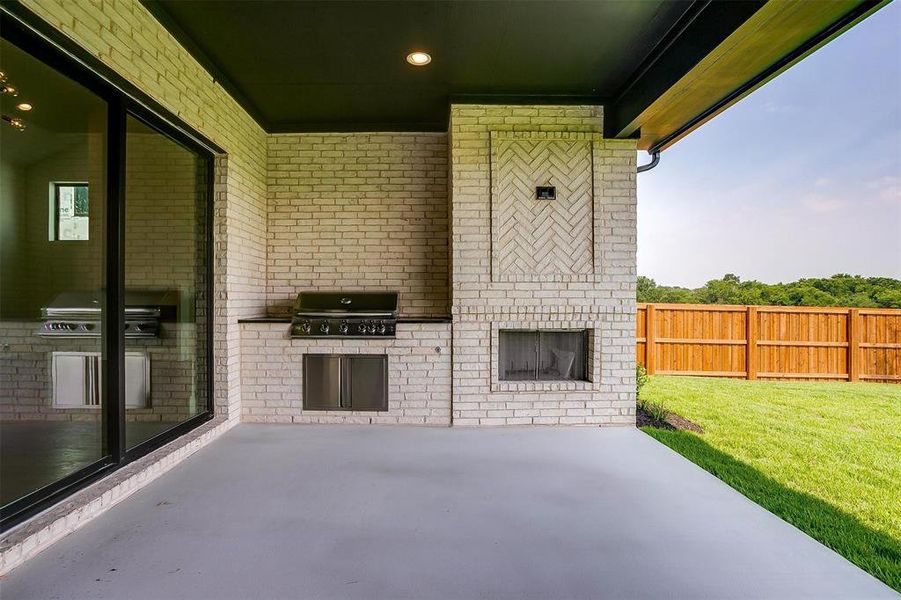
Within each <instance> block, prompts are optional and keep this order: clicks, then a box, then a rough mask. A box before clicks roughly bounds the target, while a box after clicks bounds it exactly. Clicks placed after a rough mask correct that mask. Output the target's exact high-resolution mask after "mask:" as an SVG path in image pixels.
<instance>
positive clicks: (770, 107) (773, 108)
mask: <svg viewBox="0 0 901 600" xmlns="http://www.w3.org/2000/svg"><path fill="white" fill-rule="evenodd" d="M794 110H795V107H794V106H792V105H790V104H780V103H778V102H773V101H772V100H768V101H767V102H764V103H763V111H764V112H767V113H770V114H777V113H790V112H794Z"/></svg>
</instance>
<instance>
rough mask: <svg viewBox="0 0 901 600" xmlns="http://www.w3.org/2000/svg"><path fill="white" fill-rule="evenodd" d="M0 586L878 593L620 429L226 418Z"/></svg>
mask: <svg viewBox="0 0 901 600" xmlns="http://www.w3.org/2000/svg"><path fill="white" fill-rule="evenodd" d="M0 593H2V596H3V598H16V599H20V600H24V599H26V598H48V599H49V598H60V599H65V598H79V599H80V598H115V599H121V598H129V599H132V600H137V599H144V598H153V599H164V598H165V599H175V598H216V599H222V598H392V599H393V598H467V599H469V598H659V597H671V598H738V597H753V598H877V597H885V598H896V597H897V595H896V594H895V593H894V592H893V591H892V590H890V589H889V588H888V587H886V586H884V585H883V584H881V583H880V582H879V581H877V580H876V579H874V578H872V577H870V576H869V575H867V574H866V573H864V572H863V571H861V570H859V569H858V568H856V567H855V566H853V565H852V564H850V563H849V562H847V561H846V560H844V559H843V558H842V557H840V556H839V555H837V554H835V553H834V552H832V551H831V550H829V549H827V548H825V547H824V546H822V545H820V544H819V543H817V542H815V541H814V540H812V539H811V538H809V537H807V536H806V535H805V534H803V533H801V532H800V531H798V530H797V529H795V528H793V527H792V526H790V525H788V524H786V523H785V522H783V521H781V520H780V519H778V518H777V517H775V516H773V515H772V514H770V513H768V512H766V511H765V510H763V509H762V508H760V507H758V506H757V505H756V504H753V503H752V502H750V501H749V500H747V499H745V498H744V497H743V496H741V495H740V494H738V493H737V492H735V491H733V490H732V489H730V488H729V487H727V486H726V485H725V484H723V483H721V482H720V481H718V480H717V479H715V478H714V477H712V476H710V475H709V474H707V473H705V472H704V471H702V470H701V469H699V468H697V467H696V466H694V465H693V464H691V463H689V462H688V461H686V460H684V459H682V458H681V457H680V456H678V455H676V454H675V453H673V452H672V451H670V450H669V449H668V448H666V447H664V446H662V445H660V444H658V443H657V442H655V441H654V440H653V439H651V438H650V437H648V436H646V435H645V434H643V433H641V432H640V431H638V430H636V429H632V428H621V429H597V428H580V429H540V428H534V429H424V428H414V427H400V428H398V427H341V426H334V427H331V426H268V425H242V426H239V427H237V428H236V429H234V430H232V431H231V432H229V433H227V434H226V435H225V436H224V437H223V438H222V439H221V440H219V441H217V442H215V443H213V444H212V445H210V446H209V447H207V448H205V449H203V450H201V451H200V452H198V453H197V454H196V455H194V456H192V457H191V458H189V459H188V460H187V461H186V462H185V463H184V464H182V465H180V466H179V467H177V468H176V469H174V470H173V471H171V472H170V473H168V474H166V475H164V476H163V477H162V478H161V479H159V480H157V481H155V482H154V483H152V484H150V485H149V486H148V487H147V488H145V489H144V490H142V491H140V492H138V493H137V494H136V495H135V496H133V497H132V498H130V499H128V500H127V501H125V502H123V503H122V504H120V505H118V506H116V507H114V508H113V509H111V510H110V511H109V512H108V513H106V514H105V515H103V516H101V517H100V518H98V519H96V520H95V521H93V522H92V523H90V524H88V525H87V526H86V527H84V528H83V529H81V530H80V531H78V532H76V533H74V534H72V535H70V536H69V537H67V538H65V539H63V540H62V541H61V542H59V543H58V544H56V545H55V546H53V547H51V548H50V549H49V550H47V551H45V552H44V553H42V554H41V555H39V556H37V557H36V558H34V559H33V560H31V561H30V562H29V563H26V564H25V565H24V566H22V567H20V568H18V569H16V570H15V571H13V572H12V573H11V574H10V575H9V576H8V578H7V579H6V580H5V581H3V582H2V585H0Z"/></svg>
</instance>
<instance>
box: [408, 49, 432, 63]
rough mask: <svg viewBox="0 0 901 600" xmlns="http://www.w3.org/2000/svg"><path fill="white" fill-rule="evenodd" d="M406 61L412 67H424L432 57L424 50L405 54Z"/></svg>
mask: <svg viewBox="0 0 901 600" xmlns="http://www.w3.org/2000/svg"><path fill="white" fill-rule="evenodd" d="M407 62H408V63H410V64H411V65H413V66H414V67H424V66H425V65H427V64H429V63H430V62H432V57H431V56H429V55H428V53H426V52H411V53H409V54H408V55H407Z"/></svg>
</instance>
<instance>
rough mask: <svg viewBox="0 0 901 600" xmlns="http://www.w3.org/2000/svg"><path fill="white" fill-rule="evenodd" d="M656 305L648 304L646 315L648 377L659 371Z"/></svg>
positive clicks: (645, 359) (645, 342)
mask: <svg viewBox="0 0 901 600" xmlns="http://www.w3.org/2000/svg"><path fill="white" fill-rule="evenodd" d="M654 312H655V311H654V305H653V304H648V306H647V309H646V310H645V314H644V331H645V333H644V338H645V341H644V353H645V356H644V368H645V369H646V370H647V372H648V375H653V374H654V372H655V371H656V370H657V365H656V362H657V361H656V360H655V356H654V354H655V352H654Z"/></svg>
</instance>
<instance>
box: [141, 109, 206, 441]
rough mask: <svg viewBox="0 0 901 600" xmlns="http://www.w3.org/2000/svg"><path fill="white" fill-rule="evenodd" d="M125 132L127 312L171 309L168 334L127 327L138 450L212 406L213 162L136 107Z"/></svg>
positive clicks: (165, 319)
mask: <svg viewBox="0 0 901 600" xmlns="http://www.w3.org/2000/svg"><path fill="white" fill-rule="evenodd" d="M125 132H126V133H125V135H126V142H125V150H126V151H125V304H126V311H128V310H131V309H132V307H134V308H137V307H139V306H150V307H156V306H161V307H162V308H163V310H162V313H161V315H160V330H159V335H157V336H154V337H151V336H147V337H141V336H138V335H135V336H131V335H128V330H126V338H125V349H126V356H125V390H126V405H125V409H126V414H125V419H126V423H125V442H126V448H127V449H131V448H133V447H134V446H136V445H137V444H140V443H141V442H144V441H145V440H148V439H150V438H152V437H154V436H155V435H157V434H159V433H161V432H163V431H166V430H168V429H171V428H172V427H174V426H176V425H178V424H180V423H182V422H184V421H186V420H188V419H191V418H192V417H195V416H197V415H198V414H200V413H203V412H205V411H206V409H207V400H208V397H207V385H206V384H207V381H206V372H207V368H206V351H207V344H206V338H207V319H206V310H205V307H206V301H207V295H206V286H207V280H206V279H207V277H206V271H207V264H206V260H205V257H206V254H207V246H206V234H207V228H208V223H207V218H206V212H207V211H206V209H207V199H208V198H209V181H208V180H207V179H208V176H207V175H208V170H209V164H208V160H205V158H204V157H203V156H202V155H200V154H199V153H197V152H195V151H193V150H191V149H189V148H187V147H185V146H183V145H181V144H179V143H177V142H176V141H174V140H172V139H171V138H169V137H167V136H165V135H163V134H162V133H160V132H159V131H157V130H156V129H154V128H152V127H150V126H149V125H147V124H146V123H144V122H143V121H141V120H139V119H137V118H135V117H134V116H132V115H128V117H126V128H125ZM148 376H149V378H148Z"/></svg>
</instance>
